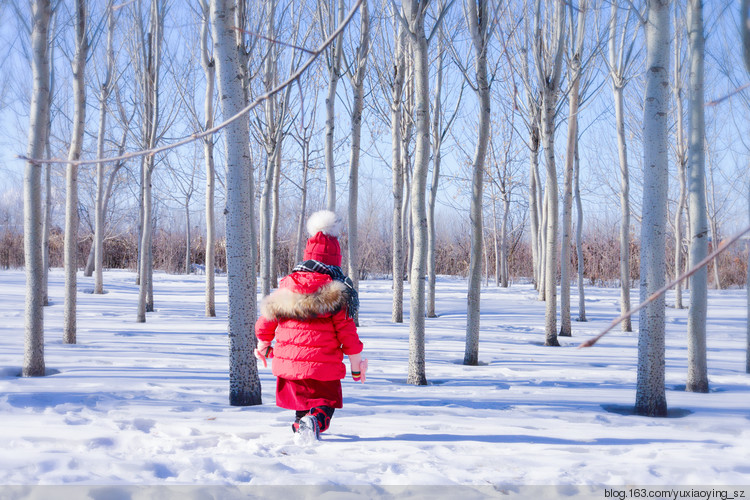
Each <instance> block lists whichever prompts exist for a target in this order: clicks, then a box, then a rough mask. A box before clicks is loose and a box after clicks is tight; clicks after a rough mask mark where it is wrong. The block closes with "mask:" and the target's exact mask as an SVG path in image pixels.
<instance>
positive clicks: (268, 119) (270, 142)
mask: <svg viewBox="0 0 750 500" xmlns="http://www.w3.org/2000/svg"><path fill="white" fill-rule="evenodd" d="M267 7H268V8H269V12H268V19H267V24H266V38H268V39H269V40H273V39H274V37H275V31H276V30H275V22H276V4H275V3H274V2H271V3H268V4H267ZM275 52H276V51H275V50H274V45H273V44H272V43H270V42H269V44H268V48H267V49H266V53H265V61H264V70H263V73H264V74H263V86H264V88H265V90H266V92H268V91H270V90H271V89H272V88H273V87H274V84H275V82H276V70H277V67H276V57H275ZM264 105H265V125H264V126H263V132H262V133H263V139H264V146H265V148H266V166H265V176H264V181H263V191H262V192H261V196H260V290H261V295H262V296H263V297H265V296H266V295H268V294H270V293H271V288H272V285H271V274H272V265H271V264H272V261H273V253H272V247H273V243H272V241H273V229H272V206H271V203H272V196H273V187H274V177H275V171H276V156H277V155H278V154H280V149H281V148H280V144H279V141H278V139H279V134H277V130H278V129H277V127H279V126H280V123H279V122H278V121H277V115H276V98H275V96H274V97H271V98H270V99H266V100H265V102H264Z"/></svg>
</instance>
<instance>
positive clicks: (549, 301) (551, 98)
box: [534, 0, 566, 346]
mask: <svg viewBox="0 0 750 500" xmlns="http://www.w3.org/2000/svg"><path fill="white" fill-rule="evenodd" d="M552 4H553V5H550V3H547V12H546V13H547V16H548V17H550V18H551V22H550V28H549V30H547V31H546V32H545V30H543V28H542V24H541V22H542V0H536V6H535V8H534V31H535V36H534V53H535V56H536V58H535V63H536V73H537V80H538V82H539V86H540V88H541V92H542V142H543V144H544V155H545V165H546V168H547V179H546V187H545V193H546V200H547V216H546V217H547V224H546V240H547V241H546V242H545V244H546V248H545V256H544V260H545V270H544V274H545V278H544V283H545V294H544V295H545V301H546V309H545V319H544V331H545V340H544V345H548V346H558V345H560V343H559V342H558V340H557V258H558V257H557V238H558V234H557V233H558V204H559V202H558V193H557V168H556V166H555V116H556V114H557V100H558V98H559V94H560V78H561V73H562V60H563V54H564V52H565V10H566V6H565V4H563V3H562V2H552Z"/></svg>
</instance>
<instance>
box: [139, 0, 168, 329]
mask: <svg viewBox="0 0 750 500" xmlns="http://www.w3.org/2000/svg"><path fill="white" fill-rule="evenodd" d="M163 14H164V5H163V3H161V1H160V0H152V1H151V7H150V13H149V19H150V20H149V23H150V26H149V30H150V32H149V33H148V35H146V34H145V33H143V30H142V29H141V36H142V38H141V40H142V41H143V49H142V50H143V59H144V67H143V75H142V78H143V80H142V88H143V93H144V95H143V100H144V102H143V116H142V120H143V125H142V130H143V140H144V145H145V147H146V149H150V148H153V147H154V146H155V145H156V142H157V139H156V138H157V127H158V121H159V68H160V66H161V43H162V39H163V35H162V27H163V24H164V17H163ZM139 19H140V14H139ZM141 165H142V167H141V169H142V178H141V196H142V220H141V233H142V234H141V242H140V260H139V264H138V268H139V273H138V274H139V276H140V281H139V283H140V288H139V292H138V310H137V316H136V321H137V322H138V323H145V322H146V313H147V312H151V311H153V310H154V283H153V255H152V248H151V247H152V231H153V221H152V189H151V187H152V186H151V183H152V177H153V171H154V167H155V160H154V157H153V155H149V156H146V157H145V158H143V159H142V160H141Z"/></svg>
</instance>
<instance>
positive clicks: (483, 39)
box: [464, 0, 491, 365]
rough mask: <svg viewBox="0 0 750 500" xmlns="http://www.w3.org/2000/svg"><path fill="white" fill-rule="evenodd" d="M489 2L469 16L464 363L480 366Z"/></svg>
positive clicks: (470, 5) (472, 7) (468, 8)
mask: <svg viewBox="0 0 750 500" xmlns="http://www.w3.org/2000/svg"><path fill="white" fill-rule="evenodd" d="M487 3H488V2H487V1H485V0H479V1H475V0H468V1H467V2H466V4H465V15H466V18H467V21H468V24H469V32H470V34H471V38H472V44H473V46H474V57H475V69H476V88H475V91H476V93H477V97H478V99H479V129H478V134H477V144H476V149H475V150H474V159H473V161H472V182H471V186H472V193H471V207H470V209H469V214H470V219H471V249H470V258H469V291H468V295H467V300H466V302H467V305H466V307H467V311H466V312H467V317H466V348H465V350H464V364H465V365H477V364H478V363H479V320H480V317H479V315H480V294H481V290H482V247H483V236H484V227H483V220H482V208H483V202H484V164H485V159H486V157H487V143H488V140H489V135H490V112H491V104H490V83H489V80H488V78H487V45H488V44H489V38H490V33H491V32H490V31H488V29H487V27H488V25H489V21H490V20H489V18H488V13H489V8H488V5H487Z"/></svg>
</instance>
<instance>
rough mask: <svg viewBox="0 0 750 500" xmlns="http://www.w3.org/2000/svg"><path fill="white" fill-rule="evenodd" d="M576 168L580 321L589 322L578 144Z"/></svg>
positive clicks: (574, 187) (574, 181)
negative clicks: (584, 282)
mask: <svg viewBox="0 0 750 500" xmlns="http://www.w3.org/2000/svg"><path fill="white" fill-rule="evenodd" d="M575 155H576V166H575V175H574V177H573V191H574V194H575V200H576V214H577V217H578V218H577V222H576V255H577V257H578V321H588V320H587V319H586V295H585V292H584V287H583V267H584V262H583V202H582V201H581V186H580V177H581V161H580V157H579V156H578V144H576V153H575Z"/></svg>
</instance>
